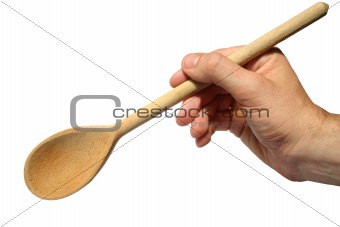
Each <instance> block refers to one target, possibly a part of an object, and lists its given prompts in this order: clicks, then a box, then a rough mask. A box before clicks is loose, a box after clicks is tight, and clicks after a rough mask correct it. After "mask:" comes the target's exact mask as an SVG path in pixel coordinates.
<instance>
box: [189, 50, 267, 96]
mask: <svg viewBox="0 0 340 227" xmlns="http://www.w3.org/2000/svg"><path fill="white" fill-rule="evenodd" d="M182 69H183V71H184V73H185V74H186V75H188V76H189V77H190V78H192V79H193V80H196V81H199V82H202V83H214V84H216V85H218V86H220V87H222V88H224V89H225V90H226V91H227V92H229V93H230V94H231V95H232V96H233V97H234V98H235V99H236V100H237V101H241V100H249V99H253V98H255V97H254V95H256V96H258V95H259V93H261V91H264V89H263V88H264V87H263V86H264V85H265V84H266V82H267V81H266V80H267V79H266V78H265V77H263V76H261V75H259V74H257V73H255V72H252V71H249V70H247V69H245V68H243V67H241V66H239V65H237V64H236V63H234V62H233V61H231V60H230V59H228V58H227V57H225V56H224V55H222V54H220V53H218V52H211V53H207V54H202V53H200V54H189V55H187V56H185V57H184V59H183V61H182Z"/></svg>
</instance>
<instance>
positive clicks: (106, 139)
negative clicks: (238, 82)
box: [24, 2, 328, 199]
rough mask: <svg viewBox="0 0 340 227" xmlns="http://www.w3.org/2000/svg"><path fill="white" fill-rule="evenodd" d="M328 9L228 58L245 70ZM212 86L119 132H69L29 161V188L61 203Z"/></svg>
mask: <svg viewBox="0 0 340 227" xmlns="http://www.w3.org/2000/svg"><path fill="white" fill-rule="evenodd" d="M327 11H328V5H327V4H326V3H322V2H320V3H316V4H315V5H313V6H311V7H310V8H308V9H307V10H305V11H303V12H302V13H300V14H298V15H297V16H295V17H293V18H292V19H290V20H288V21H287V22H285V23H283V24H282V25H280V26H278V27H277V28H275V29H273V30H272V31H270V32H268V33H267V34H265V35H263V36H261V37H260V38H258V39H257V40H255V41H253V42H252V43H250V44H248V45H247V46H244V47H243V48H241V49H240V50H238V51H237V52H235V53H233V54H232V55H230V56H228V58H229V59H230V60H232V61H234V62H235V63H237V64H239V65H241V66H242V65H244V64H246V63H247V62H249V61H251V60H252V59H254V58H256V57H257V56H259V55H260V54H262V53H264V52H265V51H267V50H269V49H270V48H272V47H274V46H275V45H276V44H278V43H279V42H281V41H282V40H284V39H286V38H288V37H289V36H291V35H293V34H295V33H296V32H298V31H300V30H301V29H303V28H305V27H307V26H308V25H310V24H311V23H313V22H315V21H316V20H318V19H320V18H321V17H323V16H324V15H326V14H327ZM224 79H225V80H228V79H229V78H228V77H226V78H224ZM208 86H209V84H202V83H198V82H195V81H192V80H188V81H186V82H184V83H182V84H181V85H179V86H177V87H176V88H174V89H173V90H171V91H169V92H168V93H166V94H165V95H163V96H161V97H160V98H158V99H156V100H155V101H153V102H152V103H150V104H148V105H146V106H145V107H144V108H143V113H145V110H146V111H147V113H152V114H147V115H146V116H145V115H143V116H139V115H138V114H137V113H138V112H137V113H135V114H132V115H130V116H128V117H127V118H125V119H123V121H122V124H121V126H120V128H119V129H118V130H117V131H114V132H80V131H76V130H74V129H68V130H65V131H62V132H59V133H57V134H55V135H53V136H51V137H49V138H47V139H46V140H44V141H43V142H41V143H40V144H39V145H38V146H37V147H36V148H35V149H34V150H33V151H32V152H31V154H30V155H29V156H28V158H27V161H26V164H25V169H24V175H25V182H26V184H27V186H28V188H29V189H30V190H31V192H32V193H33V194H35V195H36V196H38V197H40V198H43V199H60V198H63V197H66V196H69V195H71V194H73V193H75V192H76V191H78V190H79V189H81V188H82V187H84V186H85V185H86V184H88V183H89V182H90V181H91V180H92V179H93V178H94V177H95V176H96V174H97V173H98V172H99V170H100V169H101V168H102V166H103V165H104V164H105V162H106V160H107V159H108V157H109V155H110V153H111V151H112V149H113V147H114V146H115V145H116V143H117V142H118V140H119V138H121V137H122V136H123V135H125V134H127V133H128V132H130V131H132V130H133V129H135V128H137V127H138V126H140V125H142V124H143V123H145V122H147V121H149V120H150V119H152V118H154V117H156V116H158V115H159V114H161V113H162V112H163V111H165V110H167V109H169V108H170V107H172V106H174V105H175V104H177V103H178V102H180V101H181V100H183V99H185V98H187V97H189V96H191V95H193V94H195V93H197V92H199V91H201V90H202V89H204V88H206V87H208ZM95 128H100V127H95Z"/></svg>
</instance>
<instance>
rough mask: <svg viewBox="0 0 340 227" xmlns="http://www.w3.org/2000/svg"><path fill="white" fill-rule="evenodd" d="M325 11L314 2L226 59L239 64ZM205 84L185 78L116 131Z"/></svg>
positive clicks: (130, 127) (141, 121) (324, 6)
mask: <svg viewBox="0 0 340 227" xmlns="http://www.w3.org/2000/svg"><path fill="white" fill-rule="evenodd" d="M327 11H328V4H326V3H323V2H319V3H316V4H314V5H313V6H311V7H310V8H308V9H306V10H305V11H303V12H301V13H300V14H298V15H296V16H295V17H293V18H291V19H290V20H288V21H286V22H285V23H283V24H281V25H280V26H278V27H276V28H275V29H273V30H272V31H270V32H268V33H266V34H265V35H263V36H261V37H260V38H258V39H256V40H255V41H253V42H251V43H250V44H248V45H247V46H244V47H243V48H241V49H240V50H238V51H237V52H235V53H233V54H232V55H230V56H228V58H229V59H230V60H232V61H233V62H235V63H237V64H239V65H240V66H242V65H244V64H246V63H247V62H249V61H250V60H252V59H254V58H256V57H257V56H259V55H261V54H262V53H264V52H266V51H267V50H269V49H270V48H272V47H274V46H275V45H276V44H278V43H279V42H281V41H283V40H285V39H286V38H288V37H289V36H291V35H293V34H295V33H296V32H298V31H300V30H301V29H303V28H305V27H307V26H308V25H310V24H312V23H313V22H315V21H317V20H318V19H320V18H321V17H323V16H325V15H326V14H327ZM209 85H210V84H203V83H199V82H196V81H193V80H187V81H186V82H184V83H182V84H180V85H179V86H177V87H176V88H174V89H173V90H171V91H169V92H168V93H166V94H164V95H163V96H161V97H159V98H158V99H156V100H154V101H153V102H151V103H150V104H148V105H146V106H145V107H144V108H141V109H139V112H138V111H137V113H134V114H132V115H130V116H128V117H127V118H125V119H124V120H123V123H122V126H121V128H120V130H119V131H120V133H121V135H124V134H126V133H128V132H130V131H132V130H133V129H135V128H137V127H138V126H140V125H142V124H144V123H145V122H147V121H148V120H150V119H152V118H154V117H155V116H157V115H159V114H160V113H162V112H163V111H165V110H166V109H169V108H170V107H172V106H174V105H176V104H177V103H179V102H180V101H182V100H183V99H185V98H186V97H189V96H191V95H193V94H195V93H197V92H199V91H201V90H203V89H204V88H206V87H208V86H209Z"/></svg>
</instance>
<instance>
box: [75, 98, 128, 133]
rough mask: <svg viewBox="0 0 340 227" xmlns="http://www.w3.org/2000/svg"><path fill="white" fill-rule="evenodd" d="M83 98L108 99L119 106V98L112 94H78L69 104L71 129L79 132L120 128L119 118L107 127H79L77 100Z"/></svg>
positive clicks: (110, 130) (109, 130) (107, 130)
mask: <svg viewBox="0 0 340 227" xmlns="http://www.w3.org/2000/svg"><path fill="white" fill-rule="evenodd" d="M84 99H85V100H86V99H109V100H112V101H113V102H114V103H115V106H116V107H118V108H119V107H120V106H121V102H120V99H119V98H118V97H117V96H114V95H78V96H76V97H74V98H73V99H72V100H71V105H70V123H71V126H72V128H73V129H75V130H77V131H80V132H113V131H116V130H118V129H119V128H120V126H121V121H122V120H121V119H116V122H115V124H114V125H113V126H112V127H109V128H106V127H105V128H104V127H101V128H99V127H98V128H94V127H91V128H90V127H89V128H86V127H80V126H79V125H78V124H77V102H78V101H80V100H84Z"/></svg>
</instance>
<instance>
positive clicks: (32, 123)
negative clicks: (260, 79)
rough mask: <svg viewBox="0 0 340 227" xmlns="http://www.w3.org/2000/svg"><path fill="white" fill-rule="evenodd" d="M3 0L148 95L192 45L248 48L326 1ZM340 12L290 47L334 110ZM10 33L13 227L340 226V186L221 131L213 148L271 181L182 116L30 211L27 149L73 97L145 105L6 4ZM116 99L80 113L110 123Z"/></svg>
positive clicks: (7, 78)
mask: <svg viewBox="0 0 340 227" xmlns="http://www.w3.org/2000/svg"><path fill="white" fill-rule="evenodd" d="M4 2H5V3H6V4H8V5H9V6H11V7H12V8H13V9H15V10H17V11H18V12H20V13H22V14H23V15H24V16H25V17H27V18H29V19H30V20H32V21H33V22H35V23H36V24H38V25H39V26H41V27H42V28H44V29H46V31H48V32H50V33H51V34H53V35H54V36H55V37H57V38H58V39H60V40H62V41H63V42H65V43H66V44H68V45H69V46H71V47H72V48H74V49H75V50H77V51H78V52H79V53H81V54H83V55H84V56H86V57H87V58H89V59H91V60H92V61H93V62H95V63H96V64H98V65H99V66H100V67H102V68H103V69H105V70H107V71H108V72H110V73H111V74H112V75H113V76H115V77H117V78H119V79H120V80H122V81H124V82H125V83H126V84H128V85H129V86H131V87H132V88H133V89H135V90H137V91H138V92H140V93H141V94H143V95H144V96H145V97H147V98H148V99H150V100H151V99H155V98H157V97H158V96H160V95H161V94H163V93H164V92H166V91H168V90H169V89H170V86H169V84H168V80H169V78H170V76H171V75H172V73H173V72H175V71H176V70H177V69H178V68H179V67H180V62H181V59H182V57H183V56H184V55H185V54H187V53H190V52H197V51H211V50H214V49H217V48H221V47H228V46H234V45H240V44H246V43H248V42H250V41H252V40H253V39H255V38H257V37H258V36H260V35H262V34H263V33H264V32H267V31H268V30H269V29H272V28H273V27H275V26H277V25H279V24H280V23H282V22H284V21H285V20H287V19H289V18H290V17H292V16H294V15H295V14H297V13H299V12H300V11H302V10H304V9H305V8H307V7H309V6H310V5H312V4H314V3H315V1H307V0H304V1H269V0H268V1H264V0H261V1H251V0H248V1H245V0H242V1H241V0H239V1H217V0H204V1H203V0H188V1H180V0H177V1H175V0H173V1H158V0H144V1H138V0H124V1H65V0H58V1H37V0H31V1H12V0H4ZM335 3H336V1H335V0H332V1H330V2H329V4H330V5H333V4H335ZM339 21H340V4H338V5H336V6H334V7H333V8H331V9H330V11H329V14H328V15H327V16H326V17H325V18H323V19H322V20H320V21H318V22H317V23H316V24H313V25H312V26H310V27H308V28H307V29H305V30H303V31H302V32H300V33H299V34H297V35H295V36H294V37H292V38H290V39H289V40H286V41H285V42H284V43H282V44H280V45H279V47H280V48H282V50H283V51H284V53H285V54H286V56H287V57H288V58H289V60H290V62H291V64H292V65H293V67H294V68H295V70H296V72H297V73H298V75H299V78H300V80H301V82H302V84H303V85H304V87H305V89H306V90H307V92H308V94H309V95H310V96H311V98H312V99H313V101H314V102H315V103H317V104H318V105H320V106H322V107H323V108H325V109H326V110H328V111H330V112H337V113H340V104H339V102H338V99H337V97H338V94H339V93H338V92H339V88H338V86H339V82H338V77H339V75H340V69H339V57H338V52H339V50H340V44H339V43H338V41H339V40H340V37H339V23H340V22H339ZM0 29H1V30H0V31H1V36H0V76H1V77H0V78H1V82H0V92H1V111H0V114H1V117H0V121H1V129H2V130H1V143H0V146H1V147H0V151H1V158H0V179H1V187H0V192H1V193H0V224H1V225H3V224H5V223H6V222H8V221H9V220H10V219H12V218H14V217H16V216H17V215H18V214H20V215H19V216H17V217H16V218H15V219H13V220H12V221H11V222H9V223H8V224H7V225H6V226H36V227H38V226H94V225H96V226H117V227H127V226H148V227H153V226H195V227H200V226H273V225H275V226H291V225H294V226H297V225H301V226H334V225H335V224H334V223H332V222H330V221H329V220H327V218H329V219H330V220H332V221H333V222H335V223H340V216H339V208H340V188H339V187H335V186H329V185H322V184H317V183H311V182H304V183H294V182H290V181H288V180H286V179H284V178H283V177H281V176H280V175H279V174H278V173H276V172H275V171H273V170H271V169H270V168H269V167H267V166H265V165H264V164H263V163H262V162H261V161H259V160H258V159H257V158H256V157H255V156H254V155H253V154H252V153H251V152H250V151H249V150H248V149H247V148H246V147H245V146H244V145H242V143H241V142H240V141H239V140H238V139H237V138H234V137H233V136H232V135H231V134H230V133H228V132H225V133H222V132H220V133H216V134H215V135H214V137H213V141H214V142H215V143H217V144H219V145H220V146H222V147H223V148H225V149H226V150H227V151H228V152H230V153H231V154H233V155H234V156H236V157H237V158H238V159H240V160H242V161H243V162H245V163H247V164H248V165H250V166H251V167H252V168H254V169H256V170H257V171H258V172H260V173H261V174H263V175H264V176H266V177H267V178H268V179H270V180H271V181H272V182H271V181H269V180H268V179H266V178H265V177H263V176H261V175H260V174H259V173H257V172H255V171H254V170H252V169H251V168H249V167H247V166H246V165H245V164H243V163H242V162H240V161H239V160H237V159H235V158H234V157H233V156H231V155H230V154H229V153H228V152H226V151H223V150H222V149H220V148H218V147H217V146H216V145H214V144H210V145H209V146H207V147H205V148H203V149H198V148H196V147H195V144H194V141H193V140H191V137H190V135H189V128H188V127H184V128H180V127H178V126H177V125H176V124H175V123H174V119H165V120H163V121H162V122H160V123H159V124H157V125H155V126H154V127H152V128H151V129H150V130H148V131H146V132H145V133H143V134H142V135H140V136H138V137H137V138H136V139H134V140H133V141H131V142H130V143H128V144H127V145H125V146H124V147H123V148H121V149H120V150H119V151H117V152H115V153H113V154H112V155H111V157H110V159H109V161H108V162H107V163H106V165H105V167H104V168H103V169H102V171H101V172H100V174H98V175H97V177H96V178H95V179H94V180H93V181H92V182H91V184H89V185H88V186H86V187H85V188H84V189H82V190H81V191H79V192H78V193H76V194H74V195H72V196H70V197H67V198H65V199H62V200H57V201H40V202H39V203H37V204H36V205H34V206H33V207H31V208H29V207H30V206H32V205H33V204H35V203H36V202H38V201H39V199H38V198H37V197H35V196H34V195H32V194H31V193H30V191H29V190H28V189H27V188H26V186H25V183H24V178H23V167H24V163H25V160H26V157H27V156H28V154H29V152H30V151H31V150H32V149H33V148H34V147H35V145H37V144H38V143H39V142H40V141H42V140H43V139H45V138H46V137H48V136H50V135H51V134H54V133H56V132H58V131H60V130H63V129H66V128H69V127H70V123H69V104H70V101H71V99H72V98H73V97H74V96H76V95H81V94H92V95H98V94H106V95H116V96H119V97H120V99H121V101H122V106H123V107H125V108H127V107H141V106H143V105H145V104H146V103H148V100H147V99H145V98H144V97H142V96H140V95H139V94H138V93H136V92H135V91H133V90H131V89H130V88H129V87H127V86H125V85H124V84H122V83H120V82H119V81H118V80H116V79H115V78H113V76H111V75H109V74H108V73H107V72H105V71H103V70H102V69H100V68H99V67H97V66H96V65H94V64H93V63H91V62H90V61H88V60H87V59H85V58H84V57H82V56H80V55H79V54H78V53H76V52H75V51H73V50H71V49H70V48H69V47H67V46H65V45H64V44H63V43H61V42H60V41H58V40H57V39H56V38H53V37H52V36H51V35H49V34H47V33H46V32H45V31H43V30H42V29H40V28H38V27H37V26H36V25H34V24H32V23H31V22H30V21H28V20H27V19H25V18H24V17H23V16H21V15H19V14H18V13H16V12H14V11H13V10H12V9H10V8H9V7H8V6H6V5H5V4H4V3H3V2H1V4H0ZM90 104H91V105H90ZM86 105H87V106H86ZM112 108H113V107H112V103H107V102H99V103H94V102H89V103H88V104H86V103H82V104H81V110H82V113H81V118H82V119H89V120H91V119H92V120H93V119H97V120H98V119H101V120H99V121H100V122H99V124H102V123H106V124H110V123H112V119H110V118H108V115H107V113H111V112H110V111H112ZM156 121H157V120H153V121H151V122H149V123H147V125H144V126H142V127H140V128H138V129H136V130H135V131H133V132H131V133H130V134H129V135H127V136H126V137H124V138H122V139H121V141H120V142H119V143H118V145H117V146H120V145H122V144H124V143H125V142H127V141H128V140H130V139H132V138H133V137H134V136H137V135H138V134H139V133H141V132H142V131H143V130H145V129H147V127H149V126H151V125H152V124H154V123H155V122H156ZM84 122H85V123H86V121H84ZM87 123H89V124H93V123H96V122H87ZM273 182H275V184H274V183H273ZM276 184H277V185H279V186H280V187H278V186H277V185H276ZM281 187H282V188H283V189H282V188H281ZM288 192H289V193H288ZM290 193H291V194H290ZM297 198H298V199H297ZM301 201H303V202H304V203H306V204H308V205H306V204H304V203H302V202H301ZM28 208H29V209H28ZM313 209H315V210H313ZM22 212H23V213H22ZM320 213H321V214H322V215H321V214H320ZM323 215H324V216H326V217H327V218H325V217H324V216H323Z"/></svg>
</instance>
